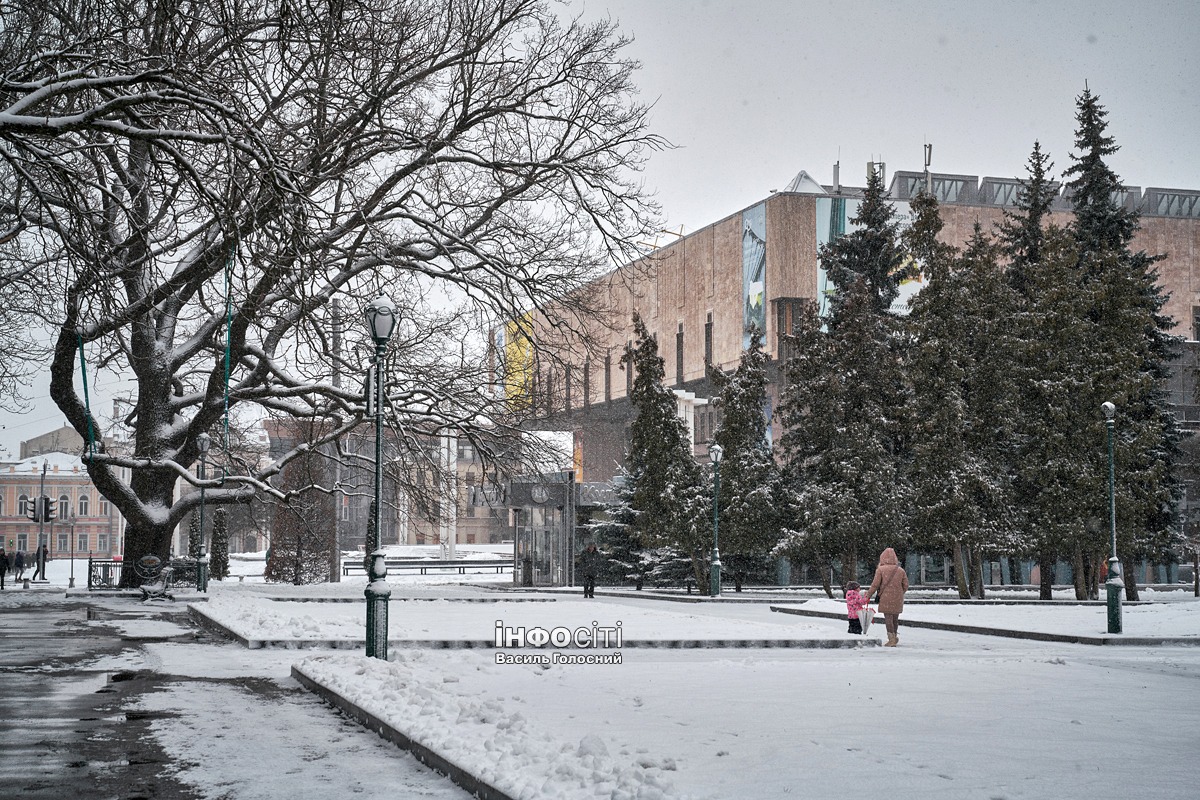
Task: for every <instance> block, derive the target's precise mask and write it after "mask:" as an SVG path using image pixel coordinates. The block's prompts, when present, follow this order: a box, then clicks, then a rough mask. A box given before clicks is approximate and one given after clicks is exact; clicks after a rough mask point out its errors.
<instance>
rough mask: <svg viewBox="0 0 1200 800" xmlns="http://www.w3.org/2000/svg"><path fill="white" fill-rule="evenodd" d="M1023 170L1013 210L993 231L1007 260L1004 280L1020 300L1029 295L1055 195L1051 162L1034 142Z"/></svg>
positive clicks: (1040, 257) (1007, 211) (1055, 189)
mask: <svg viewBox="0 0 1200 800" xmlns="http://www.w3.org/2000/svg"><path fill="white" fill-rule="evenodd" d="M1026 168H1027V170H1028V177H1027V178H1026V179H1025V180H1023V181H1021V182H1020V185H1021V188H1020V189H1019V190H1018V191H1017V205H1016V208H1015V209H1013V210H1008V209H1005V211H1004V221H1003V222H1002V223H1000V225H999V226H998V229H997V239H998V241H999V242H1000V246H1001V248H1002V250H1003V253H1004V255H1005V256H1006V257H1007V259H1008V263H1007V267H1006V274H1007V275H1008V280H1009V282H1010V283H1011V284H1012V287H1013V288H1014V289H1016V291H1017V292H1018V293H1019V294H1020V295H1021V296H1022V297H1028V296H1029V272H1030V270H1034V269H1037V265H1038V264H1039V263H1041V260H1042V249H1043V247H1044V243H1045V240H1046V226H1047V224H1048V222H1049V217H1048V215H1049V213H1050V208H1051V206H1052V205H1053V203H1054V200H1055V198H1056V197H1057V196H1058V187H1057V186H1055V184H1054V182H1053V181H1051V180H1050V179H1049V177H1048V176H1049V173H1050V170H1051V169H1053V168H1054V162H1052V161H1051V160H1050V156H1049V154H1047V153H1043V152H1042V145H1041V143H1040V142H1038V141H1035V142H1034V143H1033V152H1032V153H1030V154H1029V160H1028V161H1027V162H1026Z"/></svg>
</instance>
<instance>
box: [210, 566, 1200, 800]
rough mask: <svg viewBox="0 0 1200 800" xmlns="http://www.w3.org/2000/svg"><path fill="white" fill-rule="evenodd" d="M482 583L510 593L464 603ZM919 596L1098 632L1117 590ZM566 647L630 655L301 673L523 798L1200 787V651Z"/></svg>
mask: <svg viewBox="0 0 1200 800" xmlns="http://www.w3.org/2000/svg"><path fill="white" fill-rule="evenodd" d="M329 588H330V587H326V591H327V592H328V591H329ZM338 591H344V590H338ZM394 591H395V594H396V596H398V597H399V598H405V597H408V598H411V599H409V600H403V599H402V600H399V601H398V602H394V603H392V605H391V617H390V622H391V624H392V625H391V633H392V636H394V637H395V636H396V635H397V634H403V635H405V636H409V637H414V638H420V637H421V636H432V637H442V636H447V637H448V636H462V637H465V638H469V639H481V638H486V637H487V635H488V634H489V633H490V632H491V631H492V626H493V625H494V620H496V619H501V620H503V622H504V625H505V626H518V625H519V626H524V627H530V626H540V627H542V628H544V629H546V630H550V629H553V628H554V627H571V626H575V625H577V624H582V625H584V626H586V625H589V624H591V621H593V620H595V621H598V622H599V624H601V625H605V624H612V622H613V621H614V620H621V621H622V623H623V625H622V627H623V629H625V630H626V631H627V635H631V634H629V633H628V632H629V631H632V630H637V631H641V632H642V636H645V637H646V638H653V637H654V636H663V637H669V636H672V635H673V632H676V631H678V632H683V633H686V634H687V635H695V636H702V637H706V638H722V637H730V638H738V639H745V638H753V637H755V636H759V635H775V636H779V637H781V638H795V637H797V636H813V637H833V638H837V637H845V636H846V634H845V625H844V623H843V622H841V621H839V620H819V619H806V618H800V617H788V616H785V615H781V614H773V613H772V612H771V611H770V605H769V604H766V603H760V604H749V603H737V604H734V603H719V602H717V603H713V602H710V603H694V604H686V605H681V604H676V603H665V602H661V601H654V600H649V599H638V598H635V597H629V596H620V597H603V596H602V597H600V598H597V599H596V600H593V601H589V602H585V601H583V600H582V599H579V598H577V597H573V596H570V595H561V594H556V595H551V596H550V597H553V598H555V602H549V603H547V602H541V603H529V602H522V603H516V602H506V599H508V600H518V599H524V597H525V596H524V595H522V594H520V593H511V594H510V593H497V592H494V591H487V590H485V589H472V588H471V587H458V588H456V589H455V590H454V594H455V596H456V599H455V600H454V601H445V602H438V601H436V600H435V599H433V598H432V597H430V592H429V590H427V589H424V588H418V587H413V586H410V585H408V584H403V585H397V586H396V587H395V590H394ZM473 592H474V593H476V599H477V600H485V599H488V598H491V599H493V602H462V601H463V600H464V599H466V598H468V597H470V596H471V595H472V593H473ZM436 593H437V591H436V590H435V591H434V592H433V594H434V595H436ZM497 594H499V595H500V598H499V599H498V600H497V599H496V598H495V596H496V595H497ZM1159 599H1170V600H1171V601H1172V602H1163V603H1155V604H1152V605H1145V606H1132V607H1129V608H1127V609H1126V617H1125V620H1126V630H1127V631H1129V632H1130V633H1133V632H1139V633H1142V634H1144V635H1150V634H1163V633H1171V634H1175V633H1190V634H1191V635H1195V634H1196V633H1197V632H1198V631H1197V628H1198V627H1200V626H1198V624H1197V622H1196V620H1197V612H1198V611H1200V604H1198V603H1196V602H1195V601H1194V599H1192V598H1190V597H1189V596H1187V595H1186V594H1185V593H1183V592H1178V593H1171V595H1170V597H1169V598H1159ZM413 600H422V601H424V602H413ZM810 603H811V604H813V605H814V607H818V608H822V607H823V608H827V609H841V608H844V606H842V605H841V604H840V603H836V602H833V601H828V600H808V601H806V602H805V605H808V604H810ZM205 610H206V612H208V613H216V614H218V615H230V616H240V620H241V623H242V624H246V625H252V626H254V630H255V632H256V635H261V636H268V637H270V636H274V635H278V634H282V633H285V632H287V631H289V630H294V631H296V632H297V633H298V635H299V636H301V637H303V636H306V635H308V634H309V632H313V633H319V635H321V636H340V635H347V636H349V635H352V634H351V631H353V630H354V629H358V628H361V626H362V624H363V621H362V619H361V617H362V614H363V608H362V606H361V604H347V603H328V604H313V603H294V602H289V601H280V600H276V601H269V600H265V599H264V598H263V596H262V595H252V594H250V593H248V592H243V593H241V595H240V596H239V595H238V594H237V593H234V592H226V591H222V590H218V592H217V593H216V595H215V596H214V598H213V600H211V601H210V602H209V603H208V604H206V607H205ZM1134 612H1136V613H1134ZM909 613H911V614H912V615H914V616H921V617H922V618H925V619H939V618H940V619H944V620H958V619H962V618H964V617H968V618H972V619H974V621H976V622H986V623H987V624H992V625H1007V626H1017V627H1021V626H1025V627H1028V628H1030V629H1038V630H1042V629H1044V630H1061V631H1078V632H1087V633H1089V634H1093V633H1099V632H1102V631H1103V630H1104V625H1105V609H1104V607H1103V606H1074V605H1070V604H1065V605H1063V606H982V605H976V606H971V605H970V604H953V603H951V604H939V605H936V606H917V605H913V606H911V607H910V608H909V609H908V610H907V611H906V615H907V614H909ZM339 617H340V618H341V619H342V622H341V623H339V622H338V621H337V620H338V618H339ZM273 631H274V632H273ZM874 632H875V631H873V633H874ZM638 638H641V636H639V637H638ZM1197 641H1198V643H1200V639H1198V640H1197ZM554 650H555V648H552V647H548V648H544V649H541V650H536V649H530V648H525V649H523V650H522V649H514V648H502V649H501V650H500V652H502V653H504V654H506V655H527V654H529V653H545V652H553V651H554ZM562 652H564V653H568V654H571V653H573V654H593V653H595V654H612V653H614V652H619V653H620V663H602V664H574V663H571V664H567V663H550V664H529V663H525V664H520V663H516V664H514V663H497V654H496V651H495V650H468V651H452V652H448V651H430V650H424V649H412V648H403V647H398V648H393V649H392V651H391V655H392V660H391V661H390V662H386V663H385V662H383V661H380V660H377V659H366V658H363V657H361V656H360V655H359V654H357V653H355V654H349V653H345V654H321V655H312V656H309V657H308V658H303V657H302V656H300V655H298V656H297V659H298V662H299V663H298V664H297V666H296V669H297V670H298V671H299V672H301V673H302V674H303V675H305V676H306V677H307V678H309V679H310V680H312V681H314V682H316V683H318V684H320V685H322V686H323V687H325V690H326V691H329V692H333V693H336V694H337V695H339V696H341V697H343V698H345V699H346V700H348V701H350V703H352V704H353V705H355V706H357V707H359V708H362V709H364V710H365V711H367V712H368V713H369V714H371V715H372V716H374V717H376V718H378V719H380V720H382V721H384V722H385V723H387V724H389V725H391V726H393V727H394V728H395V729H396V730H398V731H400V732H401V733H402V734H403V735H405V736H407V737H410V738H412V739H414V740H416V741H418V742H420V743H421V744H423V745H424V746H426V747H429V748H430V749H432V750H434V751H436V752H437V753H438V754H440V755H441V756H443V757H445V758H447V759H448V760H450V761H451V762H453V763H455V764H457V765H459V766H460V767H461V768H463V769H464V770H466V771H467V772H470V773H471V774H473V775H475V776H477V777H478V778H480V779H481V780H483V781H485V782H487V783H488V784H491V785H493V786H496V787H498V788H499V789H500V790H501V791H503V792H505V793H506V794H508V795H509V796H511V797H519V798H669V797H670V798H682V797H690V798H775V797H788V796H798V797H832V796H835V795H837V794H844V793H847V792H852V793H855V794H857V793H860V792H866V793H868V796H869V793H876V794H878V793H881V792H891V793H895V791H896V790H897V789H898V788H899V789H901V790H902V793H901V795H900V796H904V797H909V796H913V797H917V796H919V797H935V798H937V797H946V798H960V797H987V798H1005V799H1006V800H1016V798H1044V797H1059V798H1072V797H1078V798H1085V797H1086V798H1093V797H1097V796H1103V795H1104V792H1105V790H1106V788H1107V787H1110V786H1111V785H1112V782H1113V781H1116V782H1117V783H1118V784H1119V785H1128V786H1137V787H1139V790H1143V794H1142V796H1145V797H1161V798H1181V799H1182V798H1191V797H1194V796H1196V793H1197V785H1196V779H1195V774H1196V770H1195V763H1194V762H1192V761H1190V760H1189V759H1190V757H1191V755H1190V754H1191V752H1192V743H1193V742H1194V736H1192V735H1190V733H1189V732H1193V731H1200V706H1198V705H1197V704H1196V702H1195V701H1192V700H1191V696H1192V695H1193V694H1194V687H1195V684H1196V680H1197V679H1200V647H1159V648H1139V647H1127V648H1120V649H1119V650H1116V651H1113V652H1110V651H1109V650H1108V649H1107V648H1105V649H1104V652H1099V650H1098V649H1097V648H1091V647H1087V646H1081V645H1063V644H1050V643H1042V642H1034V641H1013V640H1008V639H1001V638H996V637H985V636H972V635H964V634H956V633H947V632H943V631H931V630H923V629H922V630H918V629H912V628H910V629H905V628H903V627H902V628H901V646H900V647H899V648H897V649H895V650H890V649H886V650H885V649H883V648H869V649H864V650H850V651H842V650H838V651H824V650H775V649H758V648H752V649H747V650H733V651H731V650H708V651H683V650H669V651H664V650H647V649H640V648H623V649H620V650H619V651H617V650H616V649H615V648H609V649H600V650H595V651H593V650H586V651H580V650H576V649H564V650H562ZM1114 753H1119V754H1120V757H1119V758H1113V757H1112V754H1114ZM1147 787H1149V788H1147Z"/></svg>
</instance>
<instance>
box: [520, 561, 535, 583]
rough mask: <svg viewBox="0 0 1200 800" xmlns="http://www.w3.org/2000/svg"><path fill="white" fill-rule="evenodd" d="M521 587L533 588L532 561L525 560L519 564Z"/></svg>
mask: <svg viewBox="0 0 1200 800" xmlns="http://www.w3.org/2000/svg"><path fill="white" fill-rule="evenodd" d="M521 585H522V586H533V559H532V558H528V557H527V558H526V559H525V560H524V561H522V562H521Z"/></svg>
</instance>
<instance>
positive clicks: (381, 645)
mask: <svg viewBox="0 0 1200 800" xmlns="http://www.w3.org/2000/svg"><path fill="white" fill-rule="evenodd" d="M364 314H365V316H366V322H367V330H368V331H369V332H370V334H371V338H372V339H374V340H375V387H374V394H375V409H374V410H375V513H374V514H373V515H372V517H371V533H370V539H369V545H370V551H371V557H370V561H371V563H370V568H369V571H368V573H367V576H368V583H367V588H366V592H365V594H366V597H367V657H368V658H382V659H383V660H385V661H386V660H387V657H388V652H387V650H388V645H387V636H388V631H387V627H388V598H390V597H391V595H392V590H391V589H390V588H389V587H388V585H387V562H386V561H385V559H384V554H383V544H382V540H381V538H380V530H379V519H380V517H381V516H382V515H383V355H384V351H385V350H386V349H387V343H388V340H389V339H391V338H392V331H393V330H394V329H395V327H396V306H395V305H394V304H393V303H392V301H391V300H389V299H388V298H387V297H385V296H384V295H382V294H381V295H380V296H379V297H376V298H375V299H374V300H372V301H371V302H370V303H369V304H367V307H366V308H365V309H364Z"/></svg>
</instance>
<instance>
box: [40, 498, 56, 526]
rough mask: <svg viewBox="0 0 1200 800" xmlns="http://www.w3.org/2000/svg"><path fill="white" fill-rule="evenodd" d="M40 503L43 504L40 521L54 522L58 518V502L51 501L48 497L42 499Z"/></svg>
mask: <svg viewBox="0 0 1200 800" xmlns="http://www.w3.org/2000/svg"><path fill="white" fill-rule="evenodd" d="M42 503H43V506H42V521H43V522H54V520H56V519H57V518H58V517H57V511H58V501H57V500H53V499H51V498H49V497H43V498H42Z"/></svg>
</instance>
